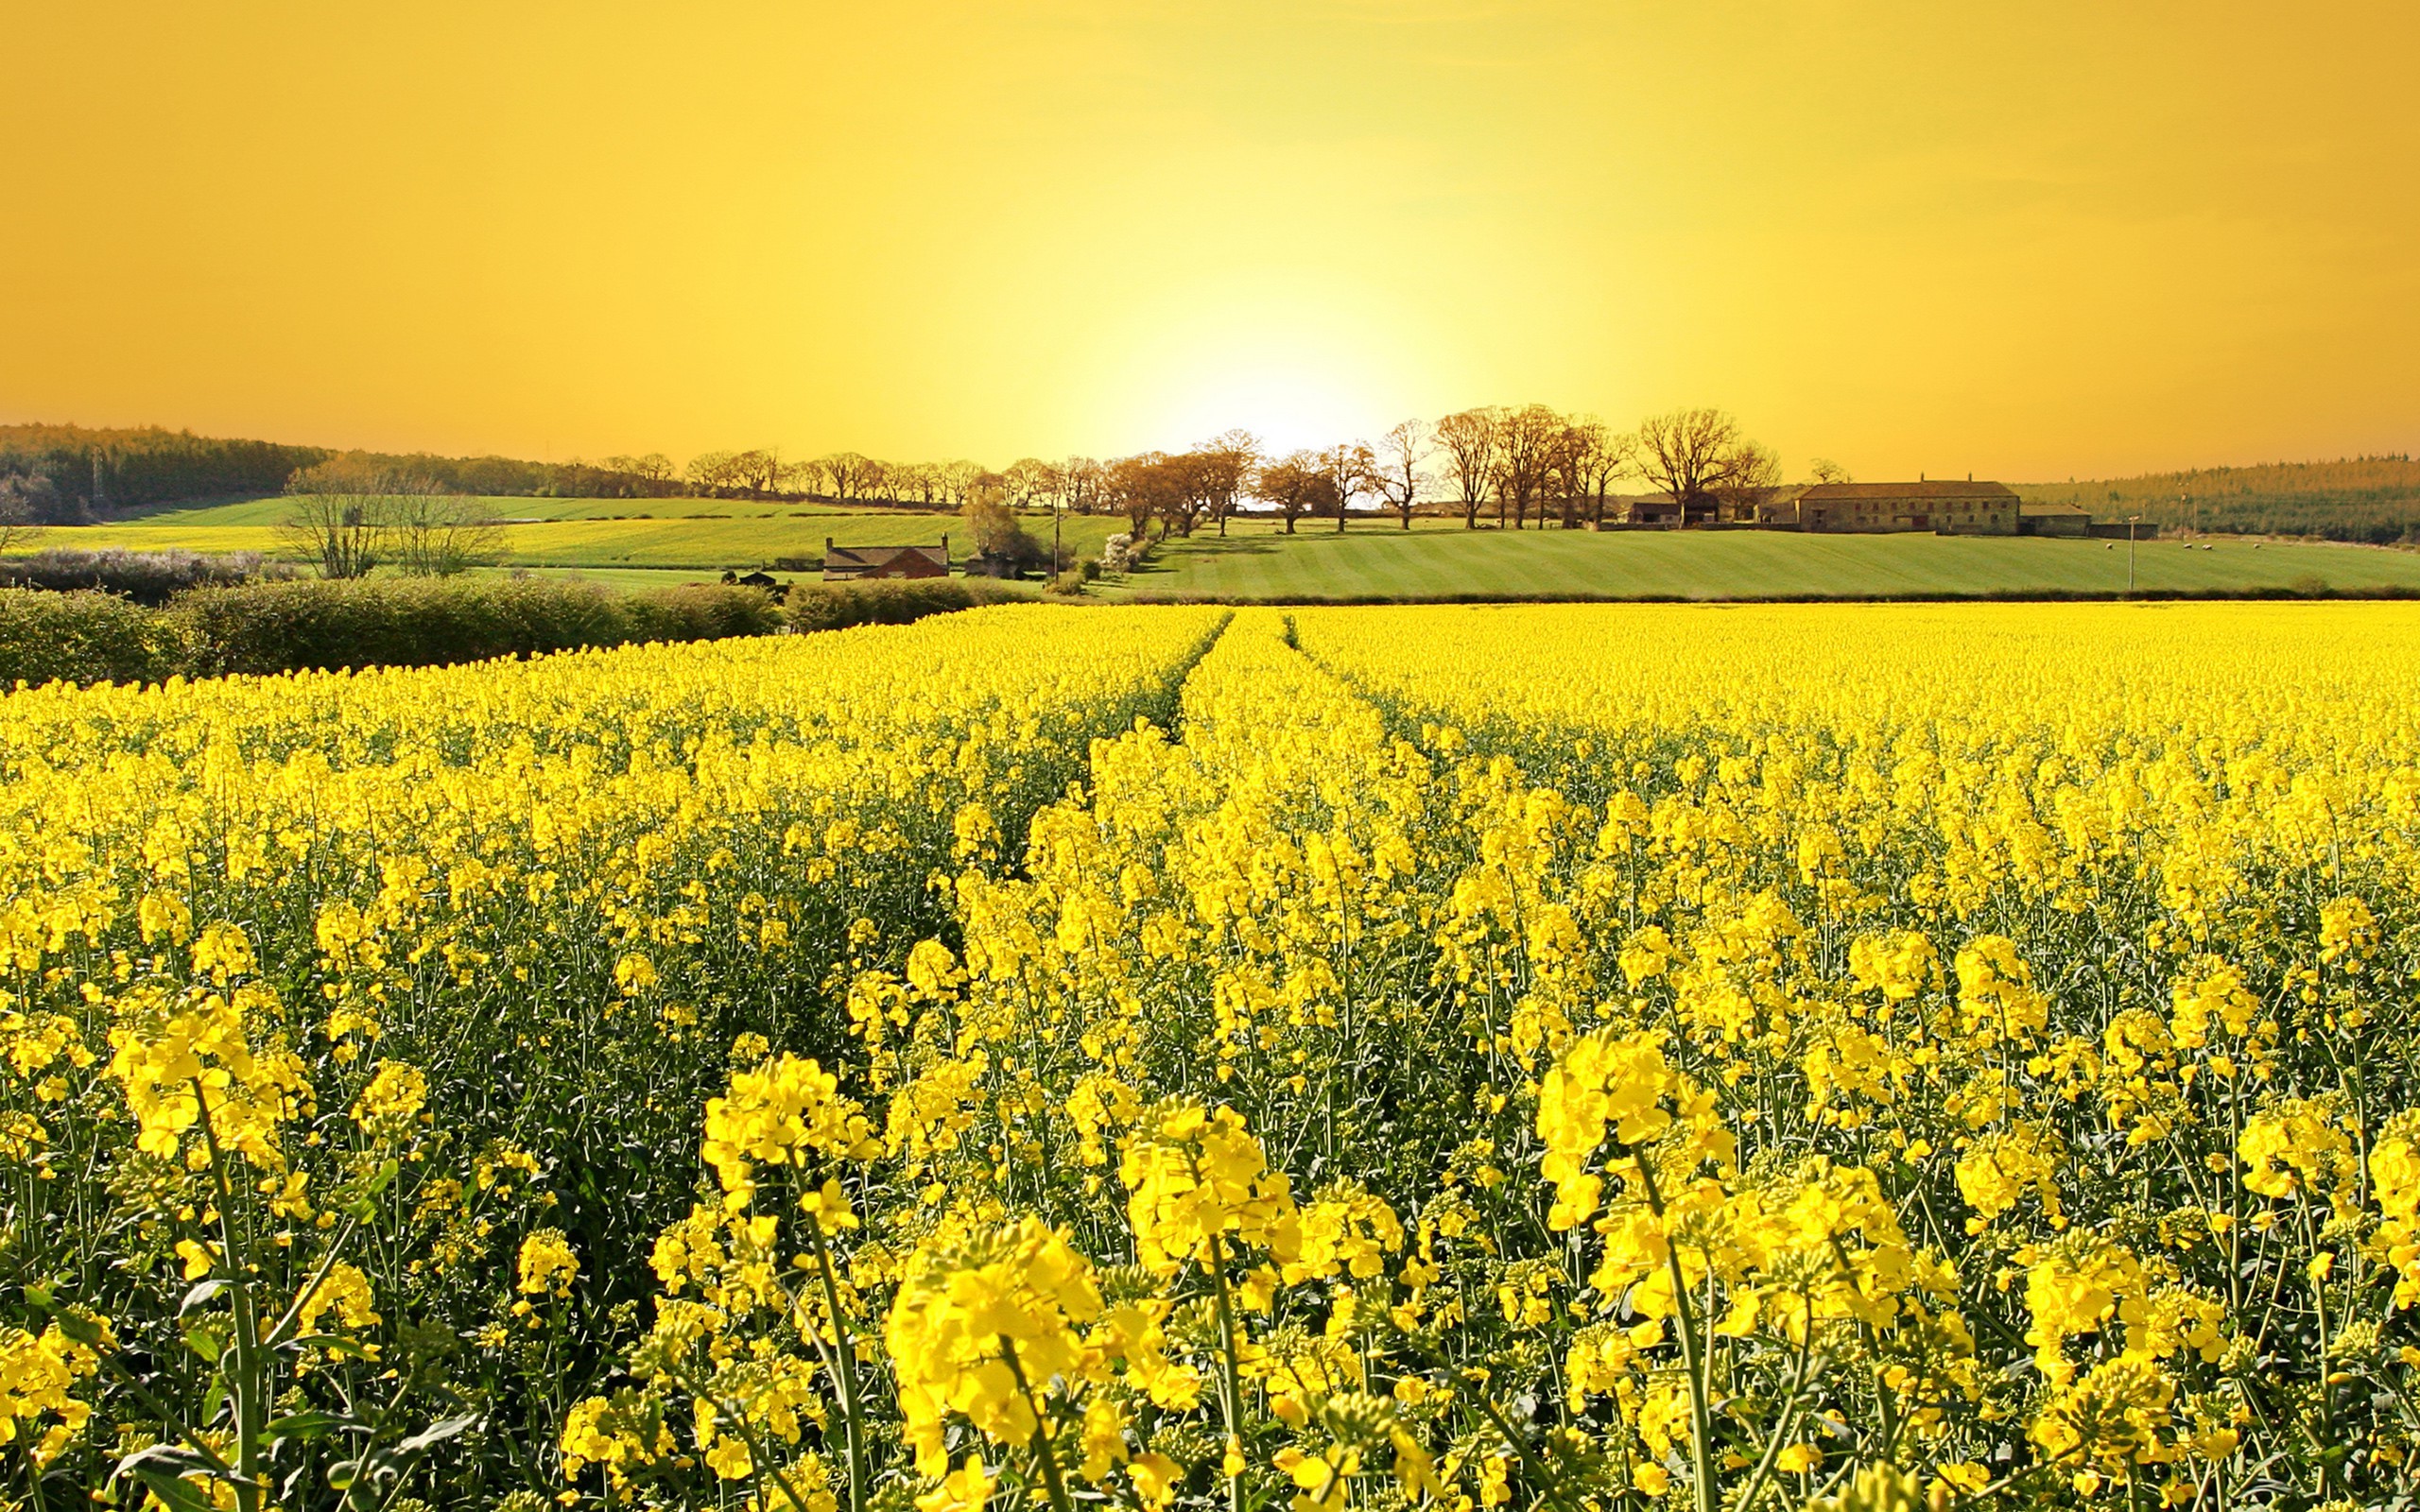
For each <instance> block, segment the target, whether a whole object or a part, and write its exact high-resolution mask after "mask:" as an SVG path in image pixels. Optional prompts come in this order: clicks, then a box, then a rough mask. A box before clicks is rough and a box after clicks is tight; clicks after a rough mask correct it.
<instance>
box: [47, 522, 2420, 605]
mask: <svg viewBox="0 0 2420 1512" xmlns="http://www.w3.org/2000/svg"><path fill="white" fill-rule="evenodd" d="M487 503H488V504H489V506H490V507H492V508H493V510H494V511H495V513H496V514H497V515H498V516H499V517H500V518H502V519H505V520H507V521H510V522H512V523H510V524H507V525H506V526H505V527H504V534H505V550H504V559H503V563H502V567H503V568H504V569H508V570H509V569H511V568H524V569H527V570H530V571H535V572H540V573H544V574H545V575H547V576H568V575H573V574H577V575H579V576H584V577H588V578H590V579H593V580H595V581H597V582H602V583H608V584H612V585H614V586H617V587H624V588H640V587H657V586H664V585H668V584H673V583H682V582H693V581H699V580H701V579H711V578H713V577H714V576H717V575H719V574H720V573H721V572H722V571H723V569H725V568H736V569H739V570H741V571H743V572H744V571H747V570H749V569H752V568H755V567H759V566H768V565H770V564H771V563H773V562H775V561H777V560H779V559H782V558H796V559H803V560H807V561H813V560H815V559H816V558H820V557H821V555H822V552H823V541H824V538H825V537H826V536H830V537H832V538H833V539H835V540H837V541H839V542H840V543H841V544H843V545H898V544H908V543H922V544H929V543H932V542H935V541H939V540H940V539H941V537H942V534H943V533H944V532H949V533H950V534H951V536H952V540H951V547H952V550H953V552H954V554H956V555H958V556H960V557H963V556H964V555H966V552H967V549H968V547H969V546H970V545H971V544H972V542H970V541H966V540H964V539H963V537H964V532H965V526H964V524H963V523H962V522H961V521H960V520H959V518H958V517H957V516H956V515H951V514H940V513H920V512H908V511H899V510H889V509H859V508H851V507H843V506H833V505H794V506H793V505H774V504H762V503H751V502H747V501H734V500H724V499H526V498H509V499H492V500H489V501H487ZM284 514H285V501H284V500H282V499H276V498H267V499H249V500H242V501H238V502H235V503H231V504H219V505H212V506H208V507H198V508H180V509H161V510H156V511H153V512H150V513H148V514H145V515H142V516H140V517H137V518H133V519H130V520H125V521H121V522H118V523H115V524H107V525H86V526H78V527H71V528H58V529H52V530H49V531H46V532H44V533H43V536H42V537H41V538H40V539H39V540H38V541H36V542H35V545H36V547H37V548H39V547H43V546H63V547H100V546H129V547H134V548H138V549H157V548H162V547H169V546H181V547H184V548H186V549H188V550H193V551H209V552H228V551H259V552H264V553H268V554H270V555H275V554H277V553H278V552H279V551H281V550H282V543H281V542H280V541H279V540H278V533H277V522H278V521H279V520H280V519H281V518H283V516H284ZM611 516H621V517H622V518H610V517H611ZM1026 525H1027V528H1028V529H1029V530H1031V531H1033V532H1034V533H1035V534H1036V535H1039V536H1041V537H1042V538H1043V539H1045V540H1047V539H1048V537H1049V530H1050V521H1049V519H1048V517H1047V516H1031V517H1029V518H1028V520H1027V522H1026ZM1063 528H1064V539H1065V541H1066V543H1067V545H1068V546H1069V547H1070V548H1071V549H1072V550H1073V551H1074V552H1075V553H1076V555H1077V556H1078V557H1079V558H1084V557H1092V556H1098V554H1099V551H1100V546H1101V542H1102V541H1105V540H1106V539H1107V538H1108V537H1109V536H1110V535H1111V534H1112V533H1113V532H1115V531H1117V530H1122V529H1124V528H1125V522H1124V521H1123V520H1121V519H1117V518H1115V517H1110V516H1102V515H1089V516H1087V515H1070V516H1068V517H1067V518H1066V520H1065V522H1064V524H1063ZM2126 556H2127V553H2126V544H2125V542H2123V541H2118V542H2114V543H2112V542H2105V541H2062V540H2040V539H2031V538H2028V539H2015V538H1979V537H1948V536H1920V535H1904V536H1802V535H1797V534H1794V533H1790V532H1765V531H1690V532H1686V533H1680V532H1668V531H1608V532H1605V533H1603V534H1599V533H1597V532H1594V531H1588V530H1572V531H1564V530H1527V531H1505V530H1478V531H1467V530H1464V529H1462V528H1461V524H1460V523H1459V522H1456V521H1449V520H1437V519H1427V518H1424V519H1422V520H1420V521H1419V522H1418V524H1417V526H1416V528H1414V529H1412V530H1410V531H1409V532H1406V531H1403V530H1399V529H1396V528H1393V527H1392V526H1391V525H1386V524H1379V523H1377V522H1375V521H1366V522H1364V521H1357V522H1356V523H1355V524H1354V525H1353V526H1352V528H1350V529H1349V530H1347V531H1346V532H1344V533H1343V534H1341V535H1340V534H1338V533H1336V532H1335V531H1334V530H1333V529H1331V528H1328V527H1327V526H1326V525H1324V524H1322V523H1320V522H1315V521H1306V522H1305V523H1304V525H1303V528H1302V529H1301V531H1300V532H1299V533H1298V534H1295V535H1292V536H1288V535H1286V534H1284V533H1283V532H1282V531H1281V530H1280V529H1279V528H1278V527H1277V526H1275V525H1274V524H1271V523H1270V522H1268V521H1266V520H1258V519H1243V520H1237V521H1236V522H1235V523H1234V524H1232V525H1231V526H1230V528H1229V533H1228V535H1227V536H1225V537H1224V538H1220V537H1217V536H1212V535H1207V534H1204V535H1201V536H1197V537H1194V538H1193V539H1191V540H1182V539H1180V540H1172V541H1167V543H1165V544H1164V545H1162V546H1161V547H1160V548H1159V549H1158V550H1157V551H1156V552H1155V553H1154V554H1153V558H1152V560H1151V562H1150V565H1149V566H1148V567H1146V568H1145V569H1144V570H1143V571H1140V572H1137V573H1134V574H1132V575H1131V576H1129V577H1127V578H1126V579H1125V580H1124V581H1122V582H1115V583H1104V584H1102V585H1100V587H1099V588H1098V590H1097V591H1096V592H1097V593H1098V596H1100V597H1102V598H1106V599H1111V600H1124V599H1132V598H1138V597H1141V598H1150V597H1157V596H1162V595H1184V596H1200V597H1205V598H1227V599H1238V600H1251V599H1317V598H1337V599H1401V600H1412V599H1424V598H1457V597H1474V596H1476V597H1490V596H1495V597H1511V596H1525V597H1526V596H1536V597H1542V598H1551V597H1603V598H1622V597H1679V598H1759V597H1784V598H1787V597H1801V596H1813V595H1839V596H1843V597H1869V596H1890V595H1896V594H1919V595H1920V594H1933V593H2008V594H2019V595H2021V594H2025V593H2122V592H2124V591H2125V589H2126V586H2127V583H2126ZM810 571H811V569H810ZM2312 579H2317V580H2319V581H2321V582H2324V583H2325V584H2326V585H2327V586H2328V587H2329V588H2331V589H2334V590H2337V591H2339V592H2355V593H2359V592H2365V591H2372V590H2377V589H2408V590H2415V591H2420V553H2414V552H2408V551H2392V550H2385V549H2379V548H2374V547H2359V546H2337V545H2315V544H2314V545H2302V544H2284V543H2279V542H2274V541H2263V542H2261V543H2259V544H2258V545H2255V544H2254V543H2253V542H2252V541H2244V540H2233V539H2224V538H2221V539H2219V540H2216V541H2212V542H2210V543H2209V549H2206V550H2205V549H2204V548H2203V546H2202V545H2200V544H2194V545H2187V544H2186V543H2184V542H2181V541H2145V542H2142V543H2140V544H2138V545H2137V546H2136V547H2135V580H2136V586H2137V587H2138V588H2139V589H2140V590H2141V591H2143V592H2146V593H2194V592H2202V593H2238V592H2258V591H2261V590H2276V589H2292V588H2297V587H2307V586H2308V584H2309V582H2310V581H2311V580H2312Z"/></svg>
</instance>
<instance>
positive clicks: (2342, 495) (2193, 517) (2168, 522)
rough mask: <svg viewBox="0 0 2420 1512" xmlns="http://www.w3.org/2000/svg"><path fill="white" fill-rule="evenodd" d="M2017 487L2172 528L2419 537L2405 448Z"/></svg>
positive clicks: (2417, 471) (2030, 497) (2031, 498)
mask: <svg viewBox="0 0 2420 1512" xmlns="http://www.w3.org/2000/svg"><path fill="white" fill-rule="evenodd" d="M2016 491H2017V492H2018V493H2019V494H2021V495H2022V496H2023V497H2024V499H2025V502H2026V503H2028V504H2064V505H2071V506H2074V507H2078V508H2084V509H2089V510H2091V511H2092V512H2093V513H2094V514H2096V515H2099V516H2100V517H2101V518H2102V519H2120V520H2122V519H2124V518H2125V517H2126V516H2128V515H2135V514H2139V515H2141V516H2142V517H2143V519H2144V520H2146V521H2152V522H2156V523H2158V524H2162V525H2165V526H2168V527H2169V528H2170V529H2196V528H2198V529H2202V530H2208V531H2216V532H2220V533H2222V534H2229V535H2257V536H2317V537H2319V538H2320V539H2321V540H2323V541H2367V542H2369V543H2371V544H2373V545H2381V546H2383V545H2392V544H2396V543H2400V544H2404V545H2412V544H2420V461H2414V460H2413V459H2412V458H2411V457H2409V456H2402V455H2395V456H2357V457H2350V458H2346V459H2343V460H2341V461H2335V462H2264V463H2262V464H2260V465H2259V466H2256V467H2212V468H2196V469H2194V470H2193V471H2192V472H2152V473H2146V474H2145V475H2143V476H2141V477H2135V478H2107V479H2099V480H2095V481H2091V482H2083V483H2072V482H2071V483H2020V484H2018V485H2016Z"/></svg>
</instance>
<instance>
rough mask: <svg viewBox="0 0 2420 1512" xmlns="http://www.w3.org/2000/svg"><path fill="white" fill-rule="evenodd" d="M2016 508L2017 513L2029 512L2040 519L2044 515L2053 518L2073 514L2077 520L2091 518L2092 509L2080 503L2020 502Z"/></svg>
mask: <svg viewBox="0 0 2420 1512" xmlns="http://www.w3.org/2000/svg"><path fill="white" fill-rule="evenodd" d="M2016 509H2017V513H2019V514H2030V515H2032V516H2034V517H2035V518H2036V519H2040V518H2042V517H2045V516H2049V517H2054V518H2055V517H2058V516H2063V515H2073V516H2074V517H2075V518H2077V519H2079V520H2089V519H2091V518H2092V511H2091V510H2089V509H2087V508H2085V507H2083V505H2080V504H2020V505H2018V506H2017V507H2016Z"/></svg>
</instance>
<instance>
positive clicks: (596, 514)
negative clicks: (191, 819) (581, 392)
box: [35, 498, 1125, 576]
mask: <svg viewBox="0 0 2420 1512" xmlns="http://www.w3.org/2000/svg"><path fill="white" fill-rule="evenodd" d="M484 502H485V504H486V505H487V506H488V507H489V508H490V509H492V510H493V512H494V514H495V515H496V516H497V518H499V519H501V520H505V521H509V522H511V523H510V524H507V525H506V526H505V527H504V537H505V541H504V558H503V561H504V564H505V565H507V566H519V567H560V568H579V569H582V570H584V571H588V572H590V573H591V574H592V576H594V575H595V574H596V573H598V572H601V571H604V570H627V569H634V568H657V569H666V568H668V569H678V570H680V571H682V572H685V573H690V574H697V573H707V574H715V573H719V572H721V571H722V570H723V569H724V568H726V567H734V568H737V569H739V570H740V571H742V572H745V571H748V570H749V569H751V568H755V567H761V566H767V565H769V564H770V563H772V562H774V561H777V560H779V559H781V558H804V559H805V560H808V561H813V560H816V559H817V558H821V556H822V555H823V541H824V538H825V537H826V536H829V537H831V538H832V539H833V540H835V541H838V542H839V543H840V544H841V545H844V546H901V545H934V544H937V543H938V542H939V541H941V539H942V536H943V535H944V534H947V535H949V537H950V549H951V552H952V554H953V555H954V556H958V557H964V556H966V555H967V554H968V553H969V552H970V551H971V550H972V549H973V547H974V542H973V541H970V540H968V539H967V535H966V525H965V522H964V521H962V520H960V519H959V517H958V516H957V515H955V514H948V513H928V512H921V511H906V510H890V509H858V508H850V507H844V506H836V505H814V504H795V505H793V504H781V505H776V504H762V503H753V502H750V501H746V500H731V499H524V498H510V499H489V500H486V501H484ZM285 512H286V504H285V500H283V499H280V498H266V499H246V500H240V501H237V502H234V503H230V504H217V505H210V506H205V507H199V508H174V509H159V510H153V511H149V512H147V513H145V514H142V515H139V516H136V517H133V518H130V519H127V520H122V521H118V522H115V523H113V524H105V525H78V526H72V527H61V528H55V529H52V530H48V531H45V532H44V533H43V535H42V537H41V538H40V539H39V540H38V541H36V542H35V546H36V547H37V548H40V547H47V546H60V547H75V548H85V549H98V548H100V547H104V546H126V547H130V548H133V549H136V550H145V551H148V550H159V549H163V548H166V547H172V546H174V547H182V548H184V549H185V550H188V551H207V552H231V551H257V552H262V553H265V554H268V555H271V556H275V555H277V554H279V553H280V552H282V551H283V550H284V544H283V542H281V541H279V539H278V529H277V526H278V522H279V521H280V520H282V519H284V518H285ZM613 516H618V517H620V518H610V517H613ZM1026 528H1027V529H1028V530H1029V531H1031V532H1032V533H1033V534H1034V535H1036V536H1038V537H1040V538H1041V539H1042V540H1044V541H1048V540H1049V539H1050V520H1049V517H1048V516H1046V515H1029V516H1028V517H1027V519H1026ZM1124 528H1125V525H1124V523H1123V522H1121V521H1115V520H1111V519H1109V518H1107V517H1104V516H1098V515H1092V516H1084V515H1070V516H1068V517H1067V519H1066V521H1065V523H1064V526H1063V529H1064V540H1065V541H1066V543H1067V545H1068V546H1069V547H1070V548H1071V549H1072V550H1074V551H1075V552H1076V553H1078V554H1079V555H1080V556H1098V555H1099V554H1100V546H1101V542H1102V541H1106V540H1108V539H1109V537H1110V535H1111V534H1112V533H1113V532H1114V531H1116V530H1122V529H1124Z"/></svg>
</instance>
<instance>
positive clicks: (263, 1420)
mask: <svg viewBox="0 0 2420 1512" xmlns="http://www.w3.org/2000/svg"><path fill="white" fill-rule="evenodd" d="M193 1097H194V1112H195V1117H196V1120H197V1122H199V1125H201V1137H202V1141H203V1143H205V1144H207V1145H208V1146H209V1148H210V1176H211V1179H212V1180H213V1181H214V1182H216V1184H217V1187H218V1238H219V1243H220V1244H221V1245H222V1246H224V1251H223V1253H222V1254H221V1255H220V1256H219V1264H220V1265H222V1266H223V1267H225V1269H226V1271H227V1273H228V1275H229V1277H230V1278H231V1280H230V1282H229V1285H228V1294H229V1296H230V1297H232V1298H233V1304H234V1324H235V1369H234V1372H233V1375H232V1376H231V1377H230V1378H229V1380H228V1383H227V1389H228V1393H229V1394H230V1395H231V1396H233V1398H234V1406H235V1412H234V1417H235V1481H234V1486H235V1507H236V1512H260V1507H261V1437H262V1435H263V1433H264V1432H265V1430H266V1427H267V1416H266V1414H265V1412H264V1411H263V1407H264V1403H263V1401H262V1400H261V1398H262V1390H263V1387H264V1385H265V1383H264V1382H263V1381H262V1380H261V1376H262V1368H261V1366H262V1361H261V1340H260V1318H259V1316H258V1315H257V1314H256V1313H255V1312H254V1311H253V1306H252V1301H253V1298H252V1286H251V1264H250V1263H249V1262H248V1261H246V1262H242V1263H239V1261H238V1257H239V1256H243V1255H246V1254H247V1251H246V1249H245V1247H244V1246H243V1245H242V1244H241V1243H240V1242H239V1240H238V1237H237V1235H236V1231H235V1197H234V1189H233V1185H232V1183H230V1182H229V1181H228V1179H227V1153H226V1151H224V1150H222V1149H221V1148H219V1144H218V1135H217V1133H216V1130H214V1129H213V1128H212V1127H211V1124H210V1103H209V1099H208V1098H207V1097H206V1096H205V1095H204V1094H203V1091H202V1085H201V1080H200V1078H199V1077H196V1078H195V1079H194V1084H193Z"/></svg>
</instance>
